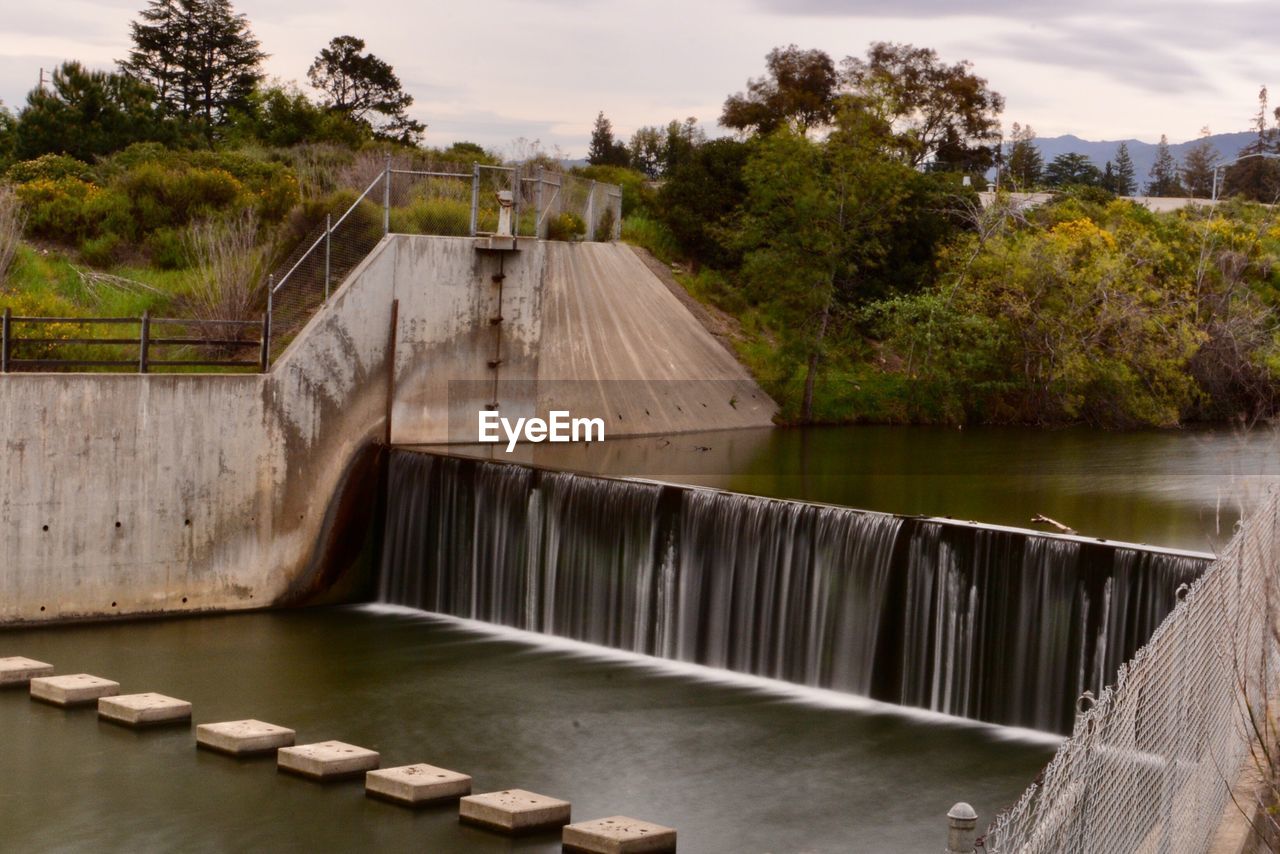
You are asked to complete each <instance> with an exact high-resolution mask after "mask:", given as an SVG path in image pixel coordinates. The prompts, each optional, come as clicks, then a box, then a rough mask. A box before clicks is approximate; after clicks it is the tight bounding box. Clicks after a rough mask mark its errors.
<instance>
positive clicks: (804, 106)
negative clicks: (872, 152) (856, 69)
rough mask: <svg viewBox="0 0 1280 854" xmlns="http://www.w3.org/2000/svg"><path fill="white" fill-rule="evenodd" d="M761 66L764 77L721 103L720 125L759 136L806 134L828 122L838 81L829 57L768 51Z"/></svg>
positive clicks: (783, 49)
mask: <svg viewBox="0 0 1280 854" xmlns="http://www.w3.org/2000/svg"><path fill="white" fill-rule="evenodd" d="M765 65H766V73H765V75H764V76H763V77H759V78H751V79H749V80H748V81H747V88H746V91H745V92H739V93H737V94H736V95H730V96H729V97H728V99H726V100H725V102H724V110H723V112H722V113H721V115H720V124H722V125H724V126H725V127H727V128H733V129H734V130H739V131H754V132H756V133H758V134H761V135H765V134H769V133H772V132H773V131H774V130H777V129H778V128H780V127H784V126H786V127H790V128H792V129H793V130H795V131H797V132H798V133H801V134H805V133H808V132H809V131H810V130H813V129H816V128H820V127H822V126H824V125H826V124H827V123H828V122H830V121H831V118H832V116H833V115H834V113H835V96H836V87H837V84H838V82H839V80H838V77H837V75H836V67H835V63H834V62H832V61H831V57H830V56H828V55H827V54H825V53H823V52H822V51H820V50H801V49H800V48H798V47H796V46H795V45H794V44H791V45H787V46H786V47H776V48H774V49H773V50H771V51H769V54H768V56H766V57H765Z"/></svg>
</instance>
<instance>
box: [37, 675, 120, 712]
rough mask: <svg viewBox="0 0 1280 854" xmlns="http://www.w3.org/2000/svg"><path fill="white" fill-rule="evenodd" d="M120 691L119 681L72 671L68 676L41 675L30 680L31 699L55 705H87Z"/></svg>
mask: <svg viewBox="0 0 1280 854" xmlns="http://www.w3.org/2000/svg"><path fill="white" fill-rule="evenodd" d="M119 693H120V683H119V682H112V681H111V680H110V679H103V678H102V677H100V676H90V675H89V674H88V673H73V674H71V675H69V676H43V677H40V678H37V679H32V680H31V699H33V700H39V701H40V702H42V703H52V704H53V705H55V706H63V707H67V706H87V705H89V704H91V703H95V702H97V701H98V700H99V699H101V698H103V697H114V696H115V695H116V694H119Z"/></svg>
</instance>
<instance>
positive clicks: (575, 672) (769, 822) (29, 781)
mask: <svg viewBox="0 0 1280 854" xmlns="http://www.w3.org/2000/svg"><path fill="white" fill-rule="evenodd" d="M0 644H2V645H3V648H4V649H5V650H6V651H12V652H14V653H21V654H24V655H29V656H32V657H35V658H39V659H43V660H45V661H50V662H54V663H56V664H57V665H58V667H59V668H60V669H61V670H62V671H63V672H76V671H81V670H83V671H87V672H91V673H95V674H100V675H103V676H107V677H110V678H113V679H116V680H118V681H120V682H121V684H122V690H124V691H125V692H129V691H158V692H162V693H168V694H171V695H173V696H177V697H181V698H183V699H188V700H191V701H192V702H193V703H194V707H195V720H196V721H197V722H201V721H216V720H228V719H238V718H243V717H257V718H260V719H263V720H267V721H271V722H274V723H279V724H282V725H286V726H291V727H294V728H296V729H297V730H298V736H299V740H300V741H319V740H327V739H331V738H332V739H339V740H345V741H349V742H351V743H354V744H359V745H361V746H366V747H371V748H374V749H377V750H379V751H381V753H382V756H383V762H384V765H388V766H389V765H392V764H408V763H410V762H419V761H426V762H431V763H433V764H437V765H441V766H444V767H448V768H453V769H457V770H460V771H464V772H468V773H471V774H472V775H473V776H474V777H475V786H476V791H491V790H494V789H498V788H507V787H515V786H519V787H523V788H529V789H532V790H534V791H538V792H543V793H545V794H549V795H554V796H557V797H562V798H565V799H567V800H570V801H572V803H573V810H574V816H575V817H578V818H583V819H586V818H595V817H601V816H605V815H614V814H618V813H622V814H631V815H635V816H638V817H642V818H648V819H652V820H655V821H659V822H664V823H667V824H670V825H673V826H676V827H677V828H679V832H680V848H681V850H682V851H689V852H711V854H721V852H723V854H730V852H739V854H746V853H747V852H777V854H784V852H785V853H786V854H794V852H833V854H834V853H835V852H848V851H922V850H936V849H937V848H938V847H939V842H940V840H941V839H942V838H943V835H944V830H945V824H944V821H945V820H944V818H943V815H944V814H945V812H946V810H947V809H948V808H949V807H950V806H951V804H952V803H954V802H955V801H956V800H960V799H968V800H970V801H971V802H972V803H973V804H974V805H975V806H976V807H977V808H978V810H979V811H980V812H981V813H982V814H983V815H984V816H985V817H989V816H991V815H992V813H993V812H994V811H995V810H996V809H998V808H1000V807H1002V806H1004V805H1005V804H1007V803H1009V802H1011V801H1012V800H1013V799H1014V798H1016V797H1017V796H1018V794H1019V793H1020V792H1021V791H1022V789H1023V788H1024V787H1025V786H1026V784H1027V782H1028V781H1029V780H1030V779H1031V778H1032V777H1034V776H1035V774H1036V773H1037V771H1038V770H1039V768H1041V767H1042V766H1043V765H1044V763H1045V762H1046V761H1047V760H1048V758H1049V756H1050V754H1051V751H1052V742H1051V741H1047V740H1045V739H1036V738H1026V737H1023V736H1020V735H1019V734H1018V733H1016V732H1013V731H1009V730H1003V729H1000V728H996V727H989V726H984V725H980V724H964V723H956V722H947V721H942V722H939V721H938V720H933V719H929V718H927V717H922V716H918V715H909V714H903V713H901V712H898V711H895V710H893V709H887V708H876V707H870V708H863V709H859V708H856V707H852V706H849V705H848V704H844V705H842V701H841V699H840V698H835V699H830V698H828V699H822V697H821V696H820V695H809V696H806V695H804V694H803V693H802V692H798V691H791V692H789V691H788V690H787V689H780V690H775V691H770V690H764V689H762V688H760V687H758V686H755V685H751V684H745V683H736V682H734V681H732V680H727V681H726V680H723V679H716V678H711V677H709V676H708V675H706V674H691V673H682V672H679V671H675V670H671V669H664V667H663V666H661V665H657V664H654V663H652V662H645V661H641V660H631V661H628V660H622V659H619V658H617V657H616V656H613V657H610V656H601V655H595V654H592V653H591V652H589V651H583V650H582V649H571V648H559V647H556V646H548V645H545V644H542V643H540V642H536V641H535V642H530V640H529V639H527V638H517V637H504V636H500V635H495V634H494V633H492V632H485V631H477V630H476V629H473V628H468V627H464V626H460V625H458V624H456V623H450V622H445V621H442V620H440V619H438V618H431V617H427V616H425V615H419V614H413V613H403V612H401V613H397V612H391V613H388V612H385V611H380V610H377V609H369V608H359V607H354V608H338V609H323V610H314V611H308V612H295V613H279V614H255V615H238V616H225V617H209V618H189V619H181V620H166V621H157V622H145V623H127V624H115V625H98V626H65V627H60V628H52V629H24V630H15V631H8V632H5V633H3V634H0ZM815 697H816V698H817V699H815ZM0 732H3V733H4V739H3V746H0V814H3V815H4V816H5V820H4V837H3V843H2V844H0V847H2V848H4V849H5V850H15V851H41V852H46V851H68V852H70V851H84V850H89V849H95V850H106V851H111V850H135V851H183V852H203V851H209V852H215V851H217V852H222V851H237V852H238V851H272V852H275V851H288V852H294V851H297V852H303V851H306V852H318V851H324V852H328V851H333V852H348V851H372V850H378V851H433V852H450V854H451V852H480V854H483V853H484V852H513V851H519V852H531V854H532V852H546V854H550V852H558V851H559V850H560V848H559V842H558V837H557V836H556V835H555V834H552V835H551V836H550V837H547V836H543V837H534V838H531V839H525V840H520V841H517V842H509V841H507V840H506V839H504V838H502V837H498V836H495V835H493V834H490V833H486V832H484V831H480V830H474V829H470V828H464V827H460V826H459V825H458V823H457V812H456V808H440V809H429V810H427V811H425V812H420V813H415V812H410V811H407V810H404V809H401V808H399V807H395V806H391V805H387V804H383V803H381V802H377V801H371V800H368V799H366V798H365V797H364V796H363V794H362V792H361V787H360V785H359V784H358V783H352V784H335V785H332V786H320V785H317V784H313V783H309V782H305V781H302V780H299V779H297V778H293V777H288V776H285V775H281V774H278V773H277V772H276V770H275V768H274V766H273V763H272V761H271V760H260V761H248V762H238V761H235V760H231V759H228V758H226V757H223V756H218V755H213V754H209V753H207V752H204V751H197V750H196V749H195V747H194V739H193V736H192V733H191V731H190V729H188V728H178V729H169V730H160V731H151V732H143V733H136V732H134V731H132V730H126V729H122V728H120V727H117V726H113V725H110V724H104V723H99V722H98V721H97V719H96V717H95V715H94V713H93V712H91V711H72V712H64V711H62V710H60V709H56V708H53V707H50V706H45V705H42V704H37V703H33V702H31V701H30V700H29V699H28V698H27V696H26V693H25V692H23V691H5V692H0Z"/></svg>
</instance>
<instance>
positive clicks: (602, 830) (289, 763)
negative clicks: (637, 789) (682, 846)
mask: <svg viewBox="0 0 1280 854" xmlns="http://www.w3.org/2000/svg"><path fill="white" fill-rule="evenodd" d="M53 673H54V669H53V665H51V664H46V663H44V662H42V661H34V660H32V659H30V658H21V657H14V658H0V688H13V687H21V686H29V690H30V693H31V699H33V700H39V701H41V702H45V703H51V704H53V705H55V706H61V707H63V708H70V707H76V706H86V705H93V704H94V703H96V704H97V707H98V716H99V717H100V718H101V719H103V720H105V721H110V722H112V723H117V724H122V725H124V726H130V727H148V726H157V725H163V724H186V725H190V723H191V704H190V703H188V702H186V701H185V700H178V699H175V698H173V697H167V696H165V695H163V694H152V693H148V694H124V695H122V694H120V683H118V682H113V681H111V680H110V679H103V678H101V677H98V676H91V675H89V674H87V673H76V674H71V675H68V676H55V675H53ZM296 735H297V734H296V733H295V732H294V731H293V730H291V729H289V728H288V727H282V726H276V725H275V724H269V723H263V722H262V721H257V720H246V721H225V722H222V723H211V724H199V725H197V726H196V746H197V747H199V748H204V749H206V750H212V751H216V752H218V753H224V754H227V755H230V756H236V757H246V756H260V755H263V754H269V753H271V752H273V751H274V752H275V754H276V768H277V769H278V770H280V771H283V772H286V773H289V774H296V775H298V776H301V777H305V778H307V779H310V780H316V781H320V782H329V781H334V780H349V779H352V778H358V777H359V776H361V775H364V780H365V794H367V795H368V796H370V797H374V798H379V799H382V800H386V801H390V802H392V803H397V804H402V805H404V806H409V807H421V806H426V805H430V804H440V803H446V802H451V801H457V802H458V819H459V820H460V821H462V822H464V823H466V824H472V825H476V826H479V827H483V828H487V829H489V830H493V831H497V832H499V833H505V834H510V835H523V834H529V833H538V832H542V831H550V830H558V829H562V837H561V839H562V844H563V848H564V850H565V851H569V852H575V853H576V854H666V852H674V851H675V850H676V832H675V830H674V829H673V828H670V827H663V826H662V825H658V824H652V823H650V822H647V821H640V820H639V819H634V818H627V817H626V816H612V817H610V818H602V819H597V820H595V821H587V822H580V823H578V824H570V823H569V822H570V804H569V802H568V801H562V800H559V799H557V798H550V797H547V796H546V795H539V794H536V793H534V792H527V791H525V790H523V789H505V790H503V791H500V792H489V793H486V794H481V795H473V794H471V777H470V776H469V775H467V774H460V773H458V772H457V771H450V770H448V769H445V768H436V767H435V766H433V765H426V764H423V763H418V764H416V765H403V766H400V767H398V768H379V765H380V763H381V756H380V755H379V754H378V753H377V751H374V750H367V749H365V748H363V747H356V746H355V745H352V744H346V743H344V742H341V741H321V742H317V743H315V744H301V745H295V744H294V740H295V737H296Z"/></svg>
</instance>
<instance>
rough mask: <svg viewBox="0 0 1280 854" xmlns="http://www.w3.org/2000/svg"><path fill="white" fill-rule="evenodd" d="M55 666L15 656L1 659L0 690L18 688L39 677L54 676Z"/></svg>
mask: <svg viewBox="0 0 1280 854" xmlns="http://www.w3.org/2000/svg"><path fill="white" fill-rule="evenodd" d="M52 675H53V665H52V664H45V663H44V662H43V661H36V660H35V659H34V658H23V657H22V656H20V655H15V656H12V657H10V658H0V688H17V687H20V686H22V685H26V684H27V683H29V682H30V681H31V680H32V679H34V678H36V677H39V676H52Z"/></svg>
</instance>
